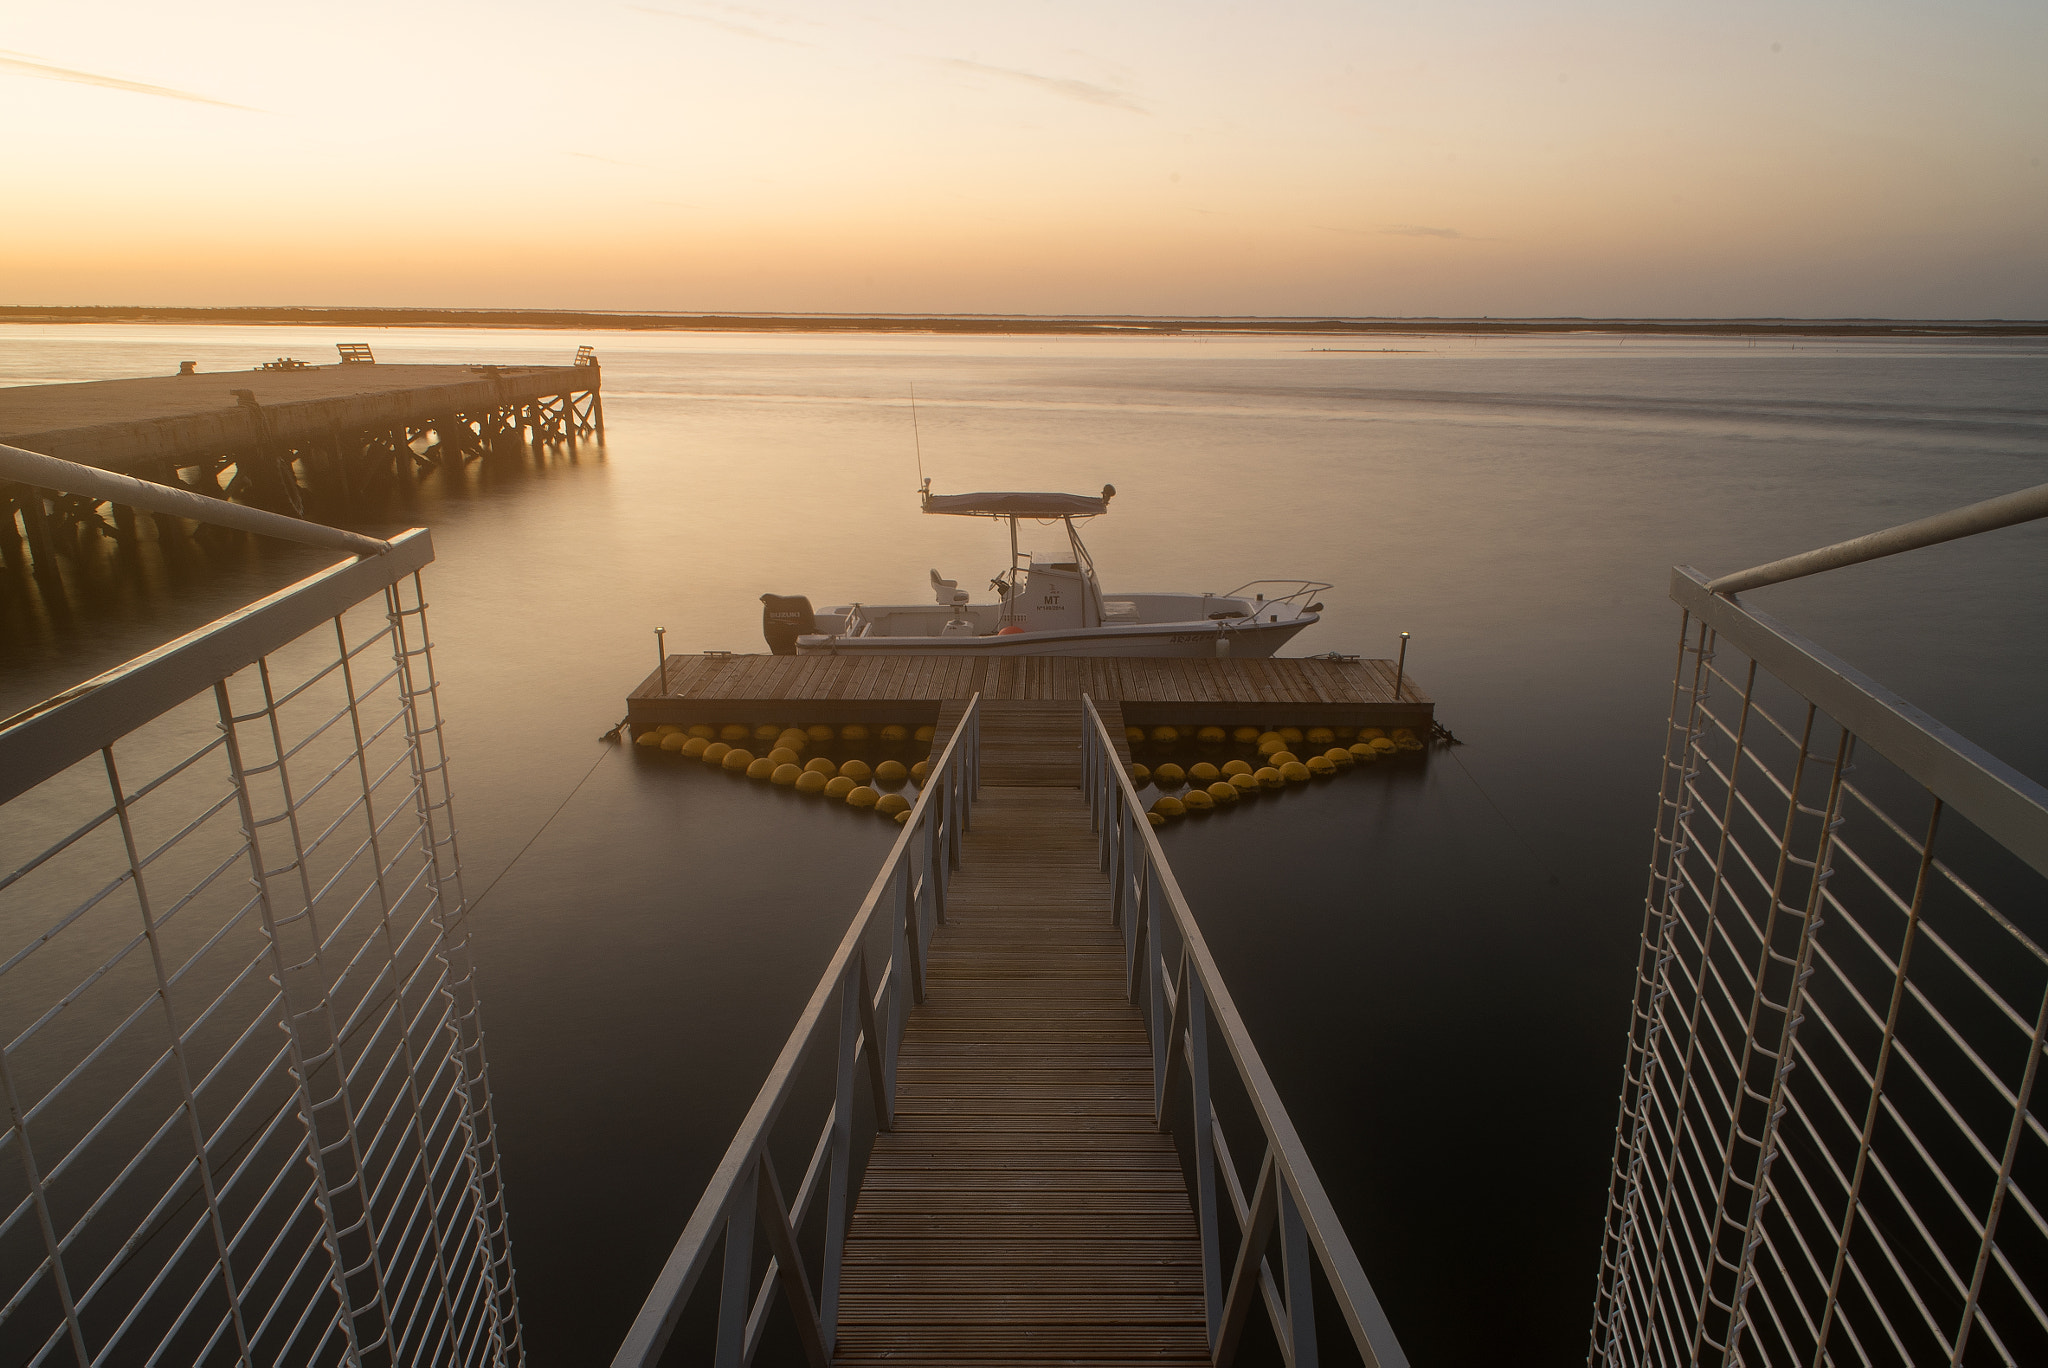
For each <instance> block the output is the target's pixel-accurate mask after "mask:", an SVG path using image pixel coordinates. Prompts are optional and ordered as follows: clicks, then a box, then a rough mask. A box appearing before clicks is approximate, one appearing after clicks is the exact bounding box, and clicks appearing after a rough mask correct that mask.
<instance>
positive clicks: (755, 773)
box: [747, 755, 796, 779]
mask: <svg viewBox="0 0 2048 1368" xmlns="http://www.w3.org/2000/svg"><path fill="white" fill-rule="evenodd" d="M777 768H779V767H778V766H777V765H776V763H775V762H774V761H773V760H770V759H769V758H768V757H767V756H765V755H764V756H762V757H761V758H760V759H759V760H756V761H754V762H753V763H752V764H750V765H748V766H747V778H749V779H772V778H774V777H775V771H776V769H777ZM790 768H791V769H795V768H796V766H795V765H791V766H790Z"/></svg>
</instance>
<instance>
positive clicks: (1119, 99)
mask: <svg viewBox="0 0 2048 1368" xmlns="http://www.w3.org/2000/svg"><path fill="white" fill-rule="evenodd" d="M926 60H927V61H930V62H932V63H934V64H935V65H938V66H944V67H952V68H953V69H954V70H956V71H971V72H973V73H974V74H976V75H977V76H998V77H1001V78H1002V79H1003V80H1006V81H1020V82H1022V83H1023V84H1025V85H1030V86H1036V87H1037V88H1038V89H1040V90H1043V91H1047V92H1049V93H1050V94H1054V95H1064V96H1065V97H1066V98H1068V99H1070V100H1079V101H1080V102H1081V103H1083V104H1092V105H1101V106H1102V107H1103V108H1105V109H1126V110H1129V111H1130V112H1131V113H1133V114H1148V113H1150V112H1151V111H1150V110H1148V109H1146V108H1145V106H1143V105H1141V104H1139V103H1138V102H1137V101H1136V100H1134V99H1132V98H1131V97H1130V96H1128V95H1126V94H1124V93H1123V92H1122V91H1120V90H1111V89H1110V88H1109V87H1108V86H1099V85H1094V84H1092V83H1090V82H1088V81H1077V80H1074V79H1072V78H1071V77H1067V76H1041V75H1039V74H1038V73H1037V72H1035V71H1018V70H1016V69H1015V68H1013V67H999V66H989V65H987V64H986V63H984V62H970V61H968V60H967V59H966V58H964V57H931V58H927V59H926Z"/></svg>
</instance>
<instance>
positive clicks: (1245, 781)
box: [1230, 774, 1259, 798]
mask: <svg viewBox="0 0 2048 1368" xmlns="http://www.w3.org/2000/svg"><path fill="white" fill-rule="evenodd" d="M1230 786H1231V787H1232V788H1234V789H1236V790H1237V792H1238V796H1239V797H1241V798H1249V797H1251V796H1252V795H1253V794H1254V793H1257V792H1258V791H1259V781H1258V780H1256V779H1254V778H1252V777H1251V776H1250V775H1249V774H1233V775H1231V776H1230Z"/></svg>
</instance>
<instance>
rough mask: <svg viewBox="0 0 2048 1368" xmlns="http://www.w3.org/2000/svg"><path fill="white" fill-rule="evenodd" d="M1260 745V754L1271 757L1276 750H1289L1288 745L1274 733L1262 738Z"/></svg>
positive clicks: (1268, 733)
mask: <svg viewBox="0 0 2048 1368" xmlns="http://www.w3.org/2000/svg"><path fill="white" fill-rule="evenodd" d="M1258 744H1259V754H1261V755H1271V754H1272V753H1273V752H1274V751H1276V750H1286V749H1287V743H1286V742H1285V741H1282V740H1281V739H1280V738H1279V737H1278V736H1276V735H1274V734H1273V733H1272V732H1267V733H1266V734H1265V735H1264V736H1261V737H1260V738H1259V743H1258Z"/></svg>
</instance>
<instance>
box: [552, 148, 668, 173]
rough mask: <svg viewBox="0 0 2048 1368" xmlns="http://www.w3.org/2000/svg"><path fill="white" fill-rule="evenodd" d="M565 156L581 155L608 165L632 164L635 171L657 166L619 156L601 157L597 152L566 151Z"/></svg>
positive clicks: (583, 157) (647, 169) (587, 159)
mask: <svg viewBox="0 0 2048 1368" xmlns="http://www.w3.org/2000/svg"><path fill="white" fill-rule="evenodd" d="M562 155H563V156H565V157H581V158H582V159H583V160H585V161H594V162H603V163H604V164H605V165H606V166H630V167H632V168H633V169H634V170H635V171H652V170H654V169H655V168H654V167H652V166H649V165H648V164H647V163H646V162H636V161H620V160H619V159H618V158H617V157H600V156H598V155H597V153H595V152H564V153H563V154H562Z"/></svg>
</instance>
